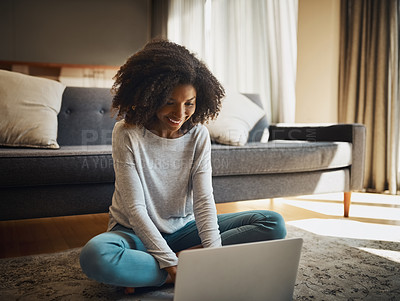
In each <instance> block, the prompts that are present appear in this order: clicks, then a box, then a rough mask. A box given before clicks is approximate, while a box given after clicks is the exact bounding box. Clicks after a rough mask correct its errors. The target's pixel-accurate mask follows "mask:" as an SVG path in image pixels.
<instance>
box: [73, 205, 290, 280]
mask: <svg viewBox="0 0 400 301" xmlns="http://www.w3.org/2000/svg"><path fill="white" fill-rule="evenodd" d="M218 224H219V230H220V233H221V240H222V244H223V245H231V244H240V243H247V242H256V241H264V240H272V239H281V238H284V237H285V236H286V228H285V222H284V220H283V218H282V216H281V215H280V214H278V213H276V212H273V211H266V210H253V211H245V212H237V213H227V214H220V215H218ZM162 235H163V237H164V238H165V240H166V241H167V243H168V245H169V246H170V247H171V249H172V250H173V251H174V252H179V251H182V250H185V249H188V248H190V247H193V246H197V245H200V244H201V241H200V237H199V235H198V232H197V227H196V223H195V221H191V222H189V223H187V224H186V225H185V226H184V227H182V228H181V229H179V230H178V231H176V232H174V233H172V234H162ZM266 256H267V255H266ZM80 264H81V267H82V270H83V272H84V273H85V274H86V275H87V276H88V277H89V278H91V279H94V280H96V281H98V282H102V283H106V284H111V285H116V286H124V287H145V286H160V285H162V284H164V282H165V280H166V278H167V275H168V273H167V272H166V271H165V270H163V269H160V267H159V265H158V262H157V261H156V259H155V258H154V257H153V256H152V255H150V254H149V253H147V250H146V248H145V247H144V245H143V243H142V242H141V240H140V239H139V237H138V236H136V235H135V234H134V232H133V231H132V230H131V229H128V228H125V227H123V226H121V225H116V226H115V227H114V228H113V229H112V231H110V232H105V233H102V234H100V235H97V236H96V237H94V238H92V239H91V240H90V241H89V242H88V243H87V244H86V245H85V246H84V248H83V249H82V252H81V255H80Z"/></svg>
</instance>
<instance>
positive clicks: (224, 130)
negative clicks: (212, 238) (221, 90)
mask: <svg viewBox="0 0 400 301" xmlns="http://www.w3.org/2000/svg"><path fill="white" fill-rule="evenodd" d="M263 116H265V112H264V110H263V109H262V108H260V107H259V106H258V105H256V104H255V103H254V102H253V101H251V100H250V99H249V98H247V97H246V96H244V95H243V94H240V93H239V92H236V91H235V90H233V89H230V88H227V89H226V96H225V98H224V99H223V100H222V107H221V111H220V113H219V115H218V117H217V119H215V120H210V121H208V122H207V123H206V127H207V128H208V131H209V132H210V136H211V139H212V140H214V141H215V142H218V143H222V144H227V145H245V144H246V143H247V140H248V138H249V132H250V131H251V130H252V128H253V127H254V125H255V124H256V123H257V122H258V121H259V120H260V119H261V118H262V117H263Z"/></svg>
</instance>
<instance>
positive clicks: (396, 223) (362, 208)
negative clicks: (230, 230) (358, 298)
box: [218, 193, 400, 242]
mask: <svg viewBox="0 0 400 301" xmlns="http://www.w3.org/2000/svg"><path fill="white" fill-rule="evenodd" d="M218 206H219V207H218V209H219V212H221V213H222V212H225V210H224V209H225V208H224V206H226V207H227V210H226V211H229V210H231V209H232V207H236V209H237V210H238V211H240V210H248V209H256V208H263V207H264V208H265V207H267V208H269V209H270V210H274V211H277V212H279V213H281V214H282V215H283V217H284V218H285V220H286V222H287V223H288V224H290V225H294V226H296V227H299V228H302V229H304V230H307V231H310V232H313V233H316V234H319V235H327V236H336V237H347V238H357V239H373V240H385V241H396V242H400V196H392V195H384V194H372V193H353V194H352V198H351V207H350V216H349V217H348V218H344V217H343V193H332V194H324V195H310V196H302V197H294V198H279V199H273V200H269V199H267V200H255V201H246V202H238V203H237V204H235V203H228V204H219V205H218Z"/></svg>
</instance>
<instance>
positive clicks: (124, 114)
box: [112, 40, 225, 130]
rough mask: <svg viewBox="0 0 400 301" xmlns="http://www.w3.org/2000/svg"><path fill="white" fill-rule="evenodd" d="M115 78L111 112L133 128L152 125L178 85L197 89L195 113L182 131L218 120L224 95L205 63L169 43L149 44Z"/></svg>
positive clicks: (159, 41) (157, 41)
mask: <svg viewBox="0 0 400 301" xmlns="http://www.w3.org/2000/svg"><path fill="white" fill-rule="evenodd" d="M114 79H115V83H114V85H113V88H112V90H113V91H114V93H115V95H114V99H113V102H112V109H113V111H114V112H115V111H116V112H117V114H118V118H124V119H125V121H126V122H127V123H128V124H131V125H140V126H146V125H147V124H149V123H150V122H152V120H153V118H155V115H156V112H157V111H158V110H159V109H160V108H161V107H162V106H164V105H165V103H166V101H167V99H168V97H169V96H170V95H171V93H172V91H173V89H174V88H175V87H176V86H178V85H185V84H190V85H192V86H193V87H194V88H195V90H196V110H195V113H194V114H193V115H192V117H191V118H190V119H189V120H188V121H187V122H186V123H185V124H184V125H183V126H182V129H183V130H189V129H190V128H191V127H193V125H195V124H198V123H204V122H205V121H207V120H208V119H213V118H215V117H216V116H217V115H218V112H219V110H220V108H221V99H222V98H223V97H224V94H225V91H224V88H223V87H222V85H221V84H220V83H219V81H218V80H217V79H216V78H215V77H214V75H213V74H212V73H211V72H210V71H209V70H208V68H207V67H206V65H205V64H204V63H203V62H201V61H200V60H199V59H197V58H196V57H195V55H194V54H192V53H190V52H189V51H188V50H187V49H186V48H185V47H183V46H181V45H178V44H175V43H172V42H170V41H168V40H153V41H151V42H149V43H147V44H146V45H145V46H144V48H143V49H142V50H140V51H138V52H137V53H135V54H134V55H132V56H131V57H130V58H129V59H128V60H127V62H126V63H125V64H124V65H123V66H122V67H121V68H120V69H119V71H118V73H117V74H116V76H115V77H114Z"/></svg>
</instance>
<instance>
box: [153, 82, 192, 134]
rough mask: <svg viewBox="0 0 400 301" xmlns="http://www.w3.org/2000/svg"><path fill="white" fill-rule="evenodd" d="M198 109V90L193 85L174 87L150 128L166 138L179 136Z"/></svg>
mask: <svg viewBox="0 0 400 301" xmlns="http://www.w3.org/2000/svg"><path fill="white" fill-rule="evenodd" d="M195 110H196V90H195V88H194V87H193V86H192V85H179V86H176V87H175V88H174V90H173V91H172V93H171V96H170V97H169V98H168V99H167V102H166V104H165V105H164V106H163V107H161V108H160V109H159V110H158V111H157V113H156V117H157V119H156V122H155V123H154V124H151V125H150V126H149V130H150V131H152V132H153V133H155V134H156V135H158V136H160V137H164V138H178V137H180V136H182V135H183V134H182V133H181V132H180V131H179V130H180V128H181V127H182V125H183V124H184V123H185V122H186V121H187V120H189V118H190V117H192V115H193V114H194V112H195Z"/></svg>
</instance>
